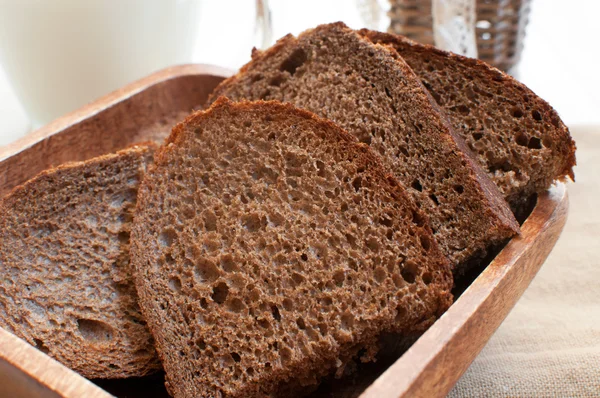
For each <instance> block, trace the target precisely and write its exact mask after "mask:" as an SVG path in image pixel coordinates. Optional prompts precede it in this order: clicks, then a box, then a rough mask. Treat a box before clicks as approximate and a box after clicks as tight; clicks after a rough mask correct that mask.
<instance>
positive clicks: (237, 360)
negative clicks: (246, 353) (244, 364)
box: [231, 352, 242, 362]
mask: <svg viewBox="0 0 600 398" xmlns="http://www.w3.org/2000/svg"><path fill="white" fill-rule="evenodd" d="M231 358H233V360H234V361H235V362H240V361H241V360H242V357H241V356H240V354H238V353H237V352H232V353H231Z"/></svg>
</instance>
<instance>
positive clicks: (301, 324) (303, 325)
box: [296, 318, 306, 330]
mask: <svg viewBox="0 0 600 398" xmlns="http://www.w3.org/2000/svg"><path fill="white" fill-rule="evenodd" d="M296 325H298V329H300V330H304V329H306V323H304V319H302V318H298V319H296Z"/></svg>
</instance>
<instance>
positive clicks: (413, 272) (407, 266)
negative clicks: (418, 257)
mask: <svg viewBox="0 0 600 398" xmlns="http://www.w3.org/2000/svg"><path fill="white" fill-rule="evenodd" d="M418 269H419V267H418V266H417V264H415V263H414V262H412V261H411V260H408V261H406V262H405V263H404V267H403V268H402V271H401V272H400V274H401V275H402V279H404V280H405V281H406V282H408V283H415V279H416V277H417V272H418Z"/></svg>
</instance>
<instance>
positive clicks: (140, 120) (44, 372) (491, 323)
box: [0, 65, 568, 398]
mask: <svg viewBox="0 0 600 398" xmlns="http://www.w3.org/2000/svg"><path fill="white" fill-rule="evenodd" d="M228 75H230V72H229V71H226V70H223V69H220V68H217V67H211V66H202V65H186V66H179V67H173V68H169V69H166V70H163V71H160V72H157V73H156V74H153V75H151V76H149V77H147V78H144V79H142V80H140V81H138V82H135V83H133V84H131V85H128V86H126V87H124V88H123V89H121V90H118V91H116V92H114V93H112V94H109V95H108V96H106V97H104V98H102V99H100V100H98V101H96V102H94V103H92V104H89V105H87V106H85V107H83V108H81V109H80V110H78V111H75V112H73V113H71V114H69V115H66V116H64V117H62V118H60V119H58V120H56V121H55V122H53V123H51V124H50V125H48V126H45V127H44V128H42V129H40V130H38V131H36V132H34V133H32V134H31V135H29V136H26V137H24V138H22V139H21V140H19V141H17V142H15V143H14V144H11V145H9V146H7V147H4V148H0V194H4V193H6V192H7V191H8V190H10V189H11V188H12V187H14V186H16V185H18V184H21V183H23V182H24V181H26V180H27V179H29V178H31V177H33V176H34V175H36V174H37V173H38V172H40V171H41V170H43V169H46V168H48V167H50V166H53V165H58V164H60V163H64V162H66V161H74V160H83V159H87V158H90V157H93V156H98V155H100V154H103V153H108V152H114V151H116V150H118V149H121V148H123V147H125V146H127V145H130V144H132V143H134V142H137V141H139V140H140V139H144V138H145V137H149V136H152V135H153V134H155V133H156V132H159V131H163V130H164V129H165V128H166V129H170V127H171V126H172V124H174V123H175V122H176V121H178V118H181V115H182V114H183V113H187V112H189V111H191V110H192V109H194V108H197V107H199V106H200V105H201V104H202V103H203V102H204V101H205V100H206V97H207V96H208V94H209V93H210V91H212V89H213V88H214V87H215V86H216V85H217V84H218V83H219V82H220V81H221V80H222V79H223V78H224V77H227V76H228ZM567 209H568V199H567V194H566V189H565V187H564V185H562V184H559V185H557V186H556V187H555V188H553V189H552V190H551V191H549V192H548V193H547V194H545V195H542V196H540V198H538V202H537V205H536V207H535V208H534V210H533V212H532V214H531V215H530V216H529V218H528V219H527V221H526V222H525V224H524V225H523V227H522V229H521V231H522V233H521V236H519V237H517V238H514V239H513V240H512V241H510V242H509V243H508V245H507V246H506V247H505V248H504V249H503V250H502V251H501V252H500V254H499V255H498V256H497V257H496V258H495V259H494V260H493V262H492V263H491V264H490V265H489V266H488V267H487V268H486V269H485V270H484V271H483V272H482V273H481V274H480V275H479V277H478V278H477V279H476V280H475V281H474V282H473V283H472V284H471V285H470V286H469V288H468V289H467V290H466V291H465V292H464V293H463V294H462V295H461V296H460V298H459V299H458V300H457V301H456V303H455V304H454V305H453V306H452V307H451V308H450V310H449V311H448V312H447V313H446V314H444V315H443V316H442V318H440V319H439V320H438V321H437V322H436V323H435V324H434V325H433V326H432V327H431V328H430V329H429V330H428V331H427V332H426V333H425V334H424V335H423V336H421V338H420V339H419V340H417V342H416V343H415V344H414V345H413V346H412V347H411V348H410V349H409V350H408V351H407V352H406V353H405V354H404V355H403V356H402V357H401V358H400V359H398V360H397V361H396V362H395V363H393V365H391V366H390V367H389V368H388V369H387V370H386V371H385V372H384V373H383V374H382V375H381V376H380V377H379V378H378V379H377V380H376V381H375V382H374V383H373V384H372V385H371V386H370V387H368V388H367V389H366V390H365V391H364V392H363V393H362V397H367V398H375V397H378V398H379V397H382V398H386V397H413V396H423V397H437V396H444V395H445V394H446V393H447V392H448V391H449V390H450V389H451V388H452V386H453V385H454V383H455V382H456V381H457V380H458V378H459V377H460V376H461V375H462V373H463V372H464V371H465V370H466V369H467V367H468V366H469V364H470V363H471V362H472V361H473V359H474V358H475V356H476V355H477V353H478V352H479V351H480V350H481V349H482V348H483V346H484V345H485V343H486V342H487V341H488V339H489V338H490V336H491V335H492V334H493V332H494V331H495V330H496V328H497V327H498V326H499V325H500V323H501V322H502V320H503V319H504V318H505V317H506V315H507V314H508V312H509V311H510V309H511V308H512V307H513V306H514V304H515V303H516V301H517V300H518V299H519V297H520V296H521V294H522V293H523V291H524V290H525V288H526V287H527V286H528V285H529V283H530V282H531V280H532V279H533V277H534V276H535V274H536V273H537V271H538V270H539V268H540V267H541V265H542V263H543V262H544V260H545V259H546V257H547V256H548V254H549V253H550V251H551V249H552V247H553V246H554V243H555V242H556V240H557V239H558V236H559V234H560V231H561V230H562V227H563V225H564V223H565V221H566V215H567ZM358 386H361V387H360V391H355V392H354V394H352V396H358V395H359V394H360V392H362V389H363V386H364V385H363V384H357V389H358V388H359V387H358ZM136 389H137V388H136ZM120 390H122V389H120ZM157 393H158V394H159V395H160V394H163V392H161V391H157ZM110 396H111V395H110V394H108V393H107V392H105V391H104V390H102V389H101V388H99V387H97V386H96V385H94V384H92V383H91V382H89V381H87V380H86V379H84V378H83V377H81V376H79V375H77V374H76V373H74V372H72V371H70V370H69V369H67V368H66V367H64V366H63V365H61V364H59V363H58V362H56V361H54V360H53V359H51V358H49V357H48V356H46V355H45V354H43V353H42V352H40V351H38V350H37V349H35V348H34V347H32V346H30V345H29V344H27V343H25V342H24V341H22V340H20V339H18V338H17V337H15V336H13V335H12V334H10V333H8V332H7V331H5V330H2V329H0V397H26V398H29V397H40V398H46V397H52V398H56V397H69V398H70V397H91V398H97V397H98V398H100V397H102V398H104V397H110ZM127 396H129V397H130V396H133V395H131V394H129V393H128V394H127ZM140 396H147V394H144V393H141V394H140Z"/></svg>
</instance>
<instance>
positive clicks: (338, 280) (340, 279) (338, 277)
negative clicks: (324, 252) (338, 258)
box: [333, 269, 346, 287]
mask: <svg viewBox="0 0 600 398" xmlns="http://www.w3.org/2000/svg"><path fill="white" fill-rule="evenodd" d="M344 279H346V274H345V273H344V270H341V269H340V270H337V271H335V273H334V274H333V280H334V281H335V284H336V286H337V287H342V286H343V285H344Z"/></svg>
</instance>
